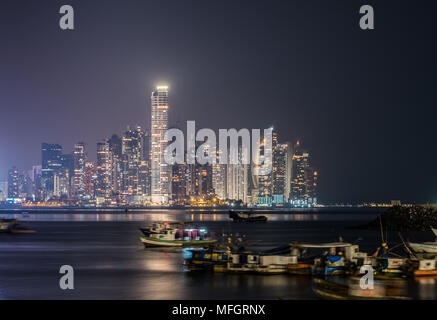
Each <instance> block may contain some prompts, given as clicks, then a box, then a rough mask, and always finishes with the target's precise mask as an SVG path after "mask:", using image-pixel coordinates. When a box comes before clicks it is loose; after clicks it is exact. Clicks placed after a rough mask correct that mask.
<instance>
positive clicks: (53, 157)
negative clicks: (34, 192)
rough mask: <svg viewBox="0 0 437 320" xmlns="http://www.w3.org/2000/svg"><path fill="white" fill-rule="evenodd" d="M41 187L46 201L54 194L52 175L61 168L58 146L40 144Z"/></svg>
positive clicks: (59, 148) (59, 147)
mask: <svg viewBox="0 0 437 320" xmlns="http://www.w3.org/2000/svg"><path fill="white" fill-rule="evenodd" d="M41 160H42V169H41V187H42V189H43V192H44V199H45V200H48V199H49V198H50V197H51V196H52V195H53V192H54V175H55V172H56V171H57V170H59V169H60V168H62V166H63V162H62V147H61V146H60V145H59V144H49V143H42V145H41Z"/></svg>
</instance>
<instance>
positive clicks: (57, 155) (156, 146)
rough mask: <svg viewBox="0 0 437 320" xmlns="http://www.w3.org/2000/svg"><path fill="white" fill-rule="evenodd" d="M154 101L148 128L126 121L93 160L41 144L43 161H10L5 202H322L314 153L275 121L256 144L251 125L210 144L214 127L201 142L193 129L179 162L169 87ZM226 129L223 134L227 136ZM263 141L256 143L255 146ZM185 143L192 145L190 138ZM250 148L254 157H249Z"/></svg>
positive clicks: (81, 150) (80, 149)
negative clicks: (25, 165) (284, 136)
mask: <svg viewBox="0 0 437 320" xmlns="http://www.w3.org/2000/svg"><path fill="white" fill-rule="evenodd" d="M150 105H151V109H150V110H151V117H150V123H149V126H148V127H146V128H141V127H140V126H137V127H135V128H130V127H129V126H128V127H127V129H126V131H124V132H123V133H122V134H121V135H120V136H118V135H117V134H113V135H112V136H111V138H105V139H103V140H101V141H99V142H97V144H96V149H95V150H96V160H95V161H92V160H91V159H90V157H89V154H90V152H89V148H87V146H86V144H85V143H84V142H78V143H76V144H75V145H74V148H73V150H72V152H71V153H69V152H68V151H67V153H66V152H65V150H64V149H63V147H62V145H60V144H54V143H47V142H43V143H42V144H41V164H36V165H34V166H32V169H31V170H22V169H18V168H17V167H16V166H14V167H12V168H11V169H10V170H9V171H8V180H7V182H6V183H3V184H2V190H0V201H3V202H5V201H7V202H8V203H15V204H21V203H29V202H32V203H47V204H50V203H51V204H53V203H58V204H64V205H65V204H67V205H73V206H126V205H127V206H150V205H152V206H153V205H155V206H229V205H230V206H234V205H238V206H240V205H244V206H249V207H274V206H276V207H288V206H294V207H313V206H315V205H317V204H318V203H317V183H318V173H317V171H316V170H315V169H314V168H313V167H311V165H310V160H309V158H310V157H309V153H308V152H307V151H303V149H302V148H301V146H300V142H299V141H297V143H296V144H295V145H293V144H292V143H291V142H282V141H280V139H279V135H278V131H277V130H274V128H273V127H270V128H268V129H265V130H264V136H263V138H262V139H261V140H259V139H260V137H259V136H258V138H256V139H258V142H256V143H255V144H253V143H254V142H255V140H254V141H252V147H251V146H250V144H251V143H250V136H249V131H248V130H247V129H245V130H246V131H244V130H241V131H239V132H237V130H235V129H232V130H227V129H224V131H223V130H222V129H220V132H221V133H220V143H219V144H220V147H219V148H218V149H216V147H215V146H214V147H213V149H210V148H211V147H212V141H210V139H211V137H209V134H213V135H214V137H215V136H216V134H215V133H214V132H213V130H211V129H203V130H209V132H210V133H209V134H208V138H207V137H206V136H205V137H204V139H208V140H207V143H204V142H205V141H206V140H203V139H202V140H199V136H197V138H196V139H195V138H194V136H195V133H194V132H192V134H193V137H192V138H193V141H192V142H190V143H191V144H193V146H192V148H193V149H192V151H190V150H187V151H186V152H185V155H186V158H185V156H184V160H183V161H182V162H180V161H178V162H177V163H173V162H168V161H169V160H168V159H167V158H166V156H165V153H166V152H168V148H169V146H170V145H171V143H170V141H171V140H172V139H171V136H172V133H170V132H172V131H173V130H175V128H171V130H168V129H169V123H168V119H169V115H170V114H171V112H170V110H171V109H170V107H169V89H168V86H167V85H159V86H156V87H155V88H154V89H153V91H152V93H151V97H150ZM190 128H191V129H190ZM177 130H179V129H177ZM190 130H193V131H195V122H193V121H187V139H189V138H188V137H189V135H190V134H189V133H188V132H189V131H190ZM222 131H223V132H222ZM232 131H234V132H233V133H232ZM258 131H259V130H258ZM179 132H180V134H181V135H182V136H183V135H184V134H183V132H182V131H179ZM222 134H224V135H223V138H225V139H226V140H223V141H222ZM252 134H254V133H253V132H252ZM167 135H169V136H167ZM240 135H241V142H240V141H239V138H238V137H239V136H240ZM258 135H259V134H258ZM245 136H246V137H245ZM255 136H256V134H255ZM173 137H175V136H173ZM252 139H254V137H252ZM233 141H234V142H233ZM228 142H229V143H230V144H228ZM223 143H224V144H223ZM234 143H235V144H236V145H234ZM213 144H215V142H214V143H213ZM258 144H259V147H260V148H259V149H258V147H255V146H256V145H258ZM205 146H207V147H206V148H207V149H204V148H205ZM187 148H188V149H190V147H189V141H188V140H187ZM253 148H255V149H253ZM251 149H252V151H250V150H251ZM170 150H171V149H170ZM199 150H202V151H201V152H200V151H199ZM175 151H180V150H175ZM182 152H184V151H182ZM191 152H192V153H193V154H192V156H191V155H189V154H191ZM211 152H214V154H213V155H212V156H209V157H208V160H207V162H206V163H205V162H204V161H202V160H201V159H200V158H199V157H204V156H206V155H207V154H210V153H211ZM234 152H235V153H234ZM245 152H248V154H246V153H245ZM250 153H252V155H253V156H255V158H252V159H250ZM182 155H183V154H182ZM192 157H194V158H192ZM170 161H171V160H170Z"/></svg>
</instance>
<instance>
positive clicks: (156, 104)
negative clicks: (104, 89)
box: [150, 86, 171, 205]
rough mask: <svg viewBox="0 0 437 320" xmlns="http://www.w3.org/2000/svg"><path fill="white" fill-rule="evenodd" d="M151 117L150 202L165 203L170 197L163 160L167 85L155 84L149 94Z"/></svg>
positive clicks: (168, 167) (168, 171) (166, 125)
mask: <svg viewBox="0 0 437 320" xmlns="http://www.w3.org/2000/svg"><path fill="white" fill-rule="evenodd" d="M151 105H152V117H151V126H150V167H151V170H150V174H151V202H152V203H153V204H155V205H167V204H168V203H169V200H170V199H169V198H170V185H171V184H170V183H171V182H170V175H171V170H170V166H169V165H168V164H167V163H166V162H165V159H164V152H165V149H166V147H167V140H165V139H164V137H165V133H166V131H167V129H168V110H169V106H168V87H167V86H157V87H156V89H155V90H153V92H152V96H151Z"/></svg>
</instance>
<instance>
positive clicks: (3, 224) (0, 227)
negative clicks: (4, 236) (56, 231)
mask: <svg viewBox="0 0 437 320" xmlns="http://www.w3.org/2000/svg"><path fill="white" fill-rule="evenodd" d="M20 224H21V221H20V220H17V219H0V232H1V233H16V234H17V233H21V234H24V233H27V234H29V233H35V232H36V231H35V230H31V229H28V228H24V227H22V226H20Z"/></svg>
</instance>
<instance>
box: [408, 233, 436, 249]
mask: <svg viewBox="0 0 437 320" xmlns="http://www.w3.org/2000/svg"><path fill="white" fill-rule="evenodd" d="M431 231H432V232H433V233H434V235H435V236H436V240H434V242H422V243H416V242H408V246H409V247H410V248H411V249H413V251H414V252H416V253H432V254H437V229H434V228H431Z"/></svg>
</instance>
